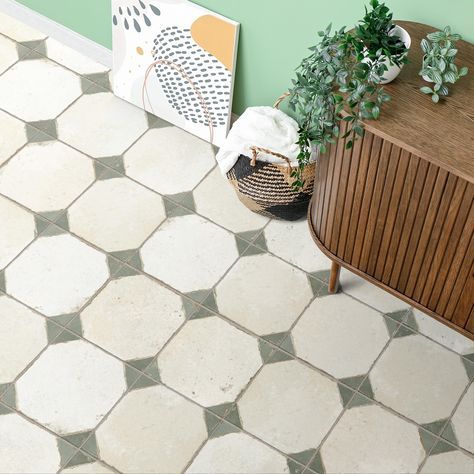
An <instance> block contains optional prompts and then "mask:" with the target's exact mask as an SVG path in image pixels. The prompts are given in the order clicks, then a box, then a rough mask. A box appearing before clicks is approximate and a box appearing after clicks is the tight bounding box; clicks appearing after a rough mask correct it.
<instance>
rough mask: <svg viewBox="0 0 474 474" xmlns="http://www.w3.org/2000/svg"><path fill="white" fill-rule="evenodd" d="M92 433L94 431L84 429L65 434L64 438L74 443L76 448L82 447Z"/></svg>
mask: <svg viewBox="0 0 474 474" xmlns="http://www.w3.org/2000/svg"><path fill="white" fill-rule="evenodd" d="M91 434H92V431H83V432H82V433H74V434H70V435H66V436H63V438H64V439H65V440H66V441H69V442H70V443H71V444H73V445H74V446H75V447H76V448H80V447H81V446H82V445H83V444H84V442H85V441H86V440H87V438H89V436H90V435H91Z"/></svg>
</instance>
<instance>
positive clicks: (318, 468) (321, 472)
mask: <svg viewBox="0 0 474 474" xmlns="http://www.w3.org/2000/svg"><path fill="white" fill-rule="evenodd" d="M308 467H309V468H310V469H311V470H312V471H314V472H315V473H317V474H326V468H325V467H324V463H323V459H322V458H321V453H320V452H318V454H316V456H315V457H314V458H313V460H312V461H311V463H310V464H309V465H308Z"/></svg>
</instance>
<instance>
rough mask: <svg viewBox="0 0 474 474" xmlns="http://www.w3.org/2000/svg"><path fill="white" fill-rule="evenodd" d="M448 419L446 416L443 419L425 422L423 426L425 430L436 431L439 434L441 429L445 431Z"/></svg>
mask: <svg viewBox="0 0 474 474" xmlns="http://www.w3.org/2000/svg"><path fill="white" fill-rule="evenodd" d="M447 421H448V419H447V418H445V419H442V420H437V421H433V422H431V423H425V424H423V425H421V426H422V427H423V428H424V429H425V430H427V431H430V432H431V433H434V434H435V435H439V434H440V433H441V431H443V428H444V427H445V425H446V422H447Z"/></svg>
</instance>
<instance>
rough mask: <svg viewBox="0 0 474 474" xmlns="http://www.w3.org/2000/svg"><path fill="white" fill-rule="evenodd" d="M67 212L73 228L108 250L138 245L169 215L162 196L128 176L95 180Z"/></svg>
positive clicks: (78, 233) (113, 250)
mask: <svg viewBox="0 0 474 474" xmlns="http://www.w3.org/2000/svg"><path fill="white" fill-rule="evenodd" d="M68 214H69V229H70V230H71V232H74V233H76V234H77V235H79V236H81V237H83V238H84V239H86V240H88V241H89V242H92V243H94V244H95V245H97V246H98V247H101V248H103V249H104V250H106V251H108V252H115V251H118V250H127V249H134V248H138V247H139V246H140V245H141V244H142V243H143V241H144V240H145V239H146V238H147V237H148V236H149V235H150V234H151V233H152V232H153V230H155V229H156V227H157V226H158V225H159V224H160V223H161V222H162V221H163V220H164V219H165V217H166V216H165V209H164V205H163V201H162V199H161V197H160V196H159V195H158V194H156V193H154V192H153V191H150V190H148V189H146V188H144V187H142V186H140V185H138V184H136V183H134V182H133V181H131V180H129V179H128V178H116V179H106V180H103V181H97V182H95V183H94V184H93V185H92V186H91V188H89V189H88V190H87V191H86V192H85V193H84V194H83V195H82V196H81V197H80V198H79V199H78V200H77V201H76V202H75V203H74V204H73V205H72V206H71V208H70V209H69V211H68Z"/></svg>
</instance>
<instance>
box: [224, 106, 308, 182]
mask: <svg viewBox="0 0 474 474" xmlns="http://www.w3.org/2000/svg"><path fill="white" fill-rule="evenodd" d="M297 141H298V124H297V123H296V121H295V120H293V119H292V118H291V117H289V116H288V115H286V114H285V113H284V112H282V111H281V110H278V109H275V108H273V107H249V108H248V109H247V110H246V111H245V112H244V113H243V114H242V115H241V116H240V117H239V119H238V120H236V122H235V123H234V126H233V127H232V130H231V131H230V132H229V135H228V136H227V139H226V141H225V142H224V144H223V145H222V147H221V149H220V150H219V153H217V156H216V159H217V162H218V163H219V167H220V169H221V171H222V173H223V174H226V173H227V172H228V171H230V170H231V169H232V167H233V166H234V165H235V163H236V161H237V159H238V158H239V156H240V155H245V156H248V157H252V152H251V150H250V147H252V146H258V147H261V148H267V149H268V150H271V151H274V152H276V153H280V154H282V155H284V156H286V157H288V158H289V159H290V162H291V163H292V164H293V163H294V164H296V163H297V162H298V161H297V156H298V153H299V146H298V145H297ZM258 160H259V161H266V162H268V163H279V164H283V165H284V164H285V162H284V161H283V160H282V159H281V158H278V157H276V156H273V155H268V154H266V153H259V154H258Z"/></svg>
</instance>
